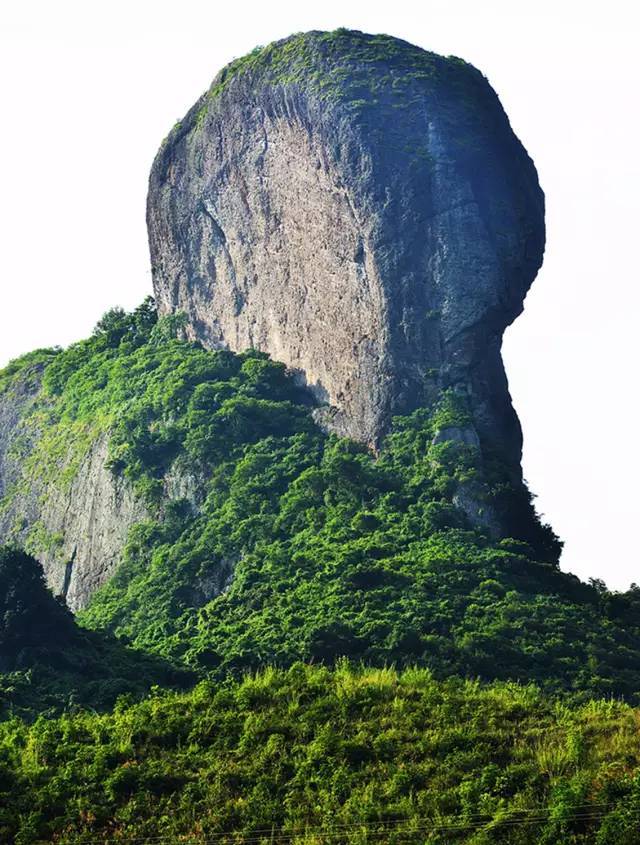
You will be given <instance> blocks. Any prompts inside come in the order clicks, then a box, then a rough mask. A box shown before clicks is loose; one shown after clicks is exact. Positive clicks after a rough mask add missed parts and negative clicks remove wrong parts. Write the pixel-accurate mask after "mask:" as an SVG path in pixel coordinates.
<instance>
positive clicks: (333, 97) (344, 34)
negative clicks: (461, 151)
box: [170, 29, 486, 166]
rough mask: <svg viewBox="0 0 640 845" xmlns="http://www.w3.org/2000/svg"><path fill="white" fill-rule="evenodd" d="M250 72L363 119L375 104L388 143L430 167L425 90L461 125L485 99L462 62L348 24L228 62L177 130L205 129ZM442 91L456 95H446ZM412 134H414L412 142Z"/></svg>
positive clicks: (262, 82)
mask: <svg viewBox="0 0 640 845" xmlns="http://www.w3.org/2000/svg"><path fill="white" fill-rule="evenodd" d="M245 76H246V77H247V78H248V79H250V80H251V86H252V88H253V90H254V91H256V92H259V90H260V89H261V87H264V86H277V85H285V86H300V87H302V88H304V89H311V90H312V91H314V92H315V93H316V94H317V96H318V97H319V98H320V99H321V100H323V101H325V102H331V101H341V102H342V103H344V104H345V105H346V106H347V108H348V109H349V110H350V111H351V112H352V114H353V116H354V118H355V119H356V120H362V121H364V122H367V121H368V119H369V116H370V114H371V109H372V107H375V112H376V114H377V115H378V117H379V118H380V119H381V121H382V125H384V131H385V133H386V135H388V137H385V146H386V147H387V148H388V149H389V150H391V151H393V152H394V153H404V154H406V155H408V157H409V158H410V159H412V160H415V161H416V162H417V163H422V164H425V165H427V166H430V164H431V161H430V156H429V154H428V151H427V150H426V148H425V147H424V137H422V135H415V136H412V132H411V127H412V121H413V112H414V111H415V109H416V107H418V106H419V105H424V97H425V95H426V96H430V95H431V94H433V92H434V91H436V90H438V91H439V96H438V97H437V98H436V101H435V102H434V103H432V106H435V105H436V102H437V107H438V109H439V110H441V109H442V108H445V109H446V110H449V111H450V112H451V115H452V119H454V120H455V121H456V125H457V128H458V130H460V129H461V128H463V127H464V126H465V125H466V122H467V119H468V116H469V114H476V113H477V105H478V102H482V101H483V100H484V99H485V98H486V92H485V91H484V90H483V89H484V86H485V85H486V81H485V80H484V77H483V76H482V74H480V73H479V72H478V71H477V70H476V69H475V68H473V67H472V66H471V65H468V64H467V63H466V62H464V61H462V60H461V59H456V58H455V57H448V58H445V57H443V56H439V55H437V54H436V53H431V52H428V51H426V50H423V49H421V48H420V47H416V46H414V45H413V44H409V43H408V42H406V41H401V40H399V39H397V38H393V37H391V36H388V35H369V34H366V33H362V32H358V31H352V30H348V29H337V30H335V31H333V32H306V33H305V32H301V33H297V34H296V35H292V36H291V37H290V38H287V39H284V40H283V41H277V42H274V43H273V44H269V45H267V46H266V47H256V48H255V49H254V50H252V51H251V52H250V53H248V54H247V55H245V56H241V57H240V58H238V59H235V60H234V61H232V62H231V63H230V64H229V65H227V66H226V67H225V68H224V69H223V70H222V71H221V72H220V73H219V74H218V76H217V77H216V79H215V80H214V82H213V84H212V86H211V88H210V89H209V91H207V92H206V93H205V94H204V95H203V97H202V98H201V99H200V101H199V102H198V104H197V106H196V108H195V111H194V113H193V119H192V120H190V121H187V122H186V123H183V124H182V125H181V126H180V127H179V129H180V133H179V134H182V133H188V132H189V131H190V130H191V129H192V128H194V127H196V128H200V127H202V126H203V124H204V122H205V120H206V116H207V113H208V110H209V108H210V106H211V105H212V104H214V103H216V102H219V100H220V97H221V95H222V94H223V93H224V92H225V91H226V90H227V89H228V88H229V85H230V83H231V82H232V81H233V80H238V79H239V78H243V77H245ZM444 91H447V92H449V94H450V97H449V96H444V98H443V92H444ZM385 115H386V118H385ZM376 125H377V128H376V129H374V128H373V127H370V129H371V131H380V121H376ZM458 134H459V132H458ZM463 134H464V133H463ZM174 136H175V133H173V134H172V136H170V137H174ZM454 136H455V133H454ZM407 138H413V140H412V142H411V143H409V144H408V145H407Z"/></svg>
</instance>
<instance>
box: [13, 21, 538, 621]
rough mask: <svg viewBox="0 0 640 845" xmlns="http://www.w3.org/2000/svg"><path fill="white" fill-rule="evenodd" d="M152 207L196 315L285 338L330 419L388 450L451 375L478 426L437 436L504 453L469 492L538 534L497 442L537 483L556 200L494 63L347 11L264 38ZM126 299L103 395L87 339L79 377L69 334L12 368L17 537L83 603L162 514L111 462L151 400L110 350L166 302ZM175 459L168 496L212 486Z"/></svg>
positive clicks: (327, 422) (102, 373)
mask: <svg viewBox="0 0 640 845" xmlns="http://www.w3.org/2000/svg"><path fill="white" fill-rule="evenodd" d="M148 209H149V210H148V221H149V237H150V243H151V251H152V261H153V273H154V285H155V288H156V291H157V296H158V302H159V307H160V312H161V313H162V314H164V315H165V316H167V315H169V314H172V315H173V318H174V330H175V331H178V330H179V331H180V332H181V333H182V334H183V335H184V334H186V336H187V337H190V338H192V339H198V340H200V341H202V342H203V343H204V344H205V345H206V346H208V347H225V346H228V347H230V348H231V349H233V350H236V351H237V350H243V349H245V348H248V347H255V348H258V349H262V350H266V351H268V352H269V353H270V354H271V357H272V358H273V359H274V360H278V361H281V362H283V363H284V364H285V365H287V367H288V369H289V372H290V373H292V374H293V375H294V376H295V377H296V380H297V382H298V383H300V384H301V385H304V386H306V389H307V399H306V400H305V399H304V398H302V397H300V396H298V400H299V401H300V402H301V403H303V404H304V402H305V401H306V402H310V401H311V400H312V399H313V401H314V402H315V404H316V407H315V409H314V411H313V418H314V420H315V421H316V422H317V423H319V424H320V425H321V426H322V427H323V428H325V429H327V427H328V428H329V429H330V430H333V431H336V432H339V433H349V434H350V435H351V436H353V437H355V438H356V439H357V440H360V441H364V442H365V443H368V444H373V445H375V447H376V448H380V446H381V444H382V442H383V440H384V435H385V433H386V432H388V430H389V428H390V425H391V419H392V415H393V414H394V413H397V412H402V413H408V412H409V411H411V410H413V409H415V408H416V407H425V408H426V409H428V413H429V414H433V413H434V412H435V409H436V407H437V406H438V403H439V402H440V401H441V400H442V397H443V396H444V395H449V394H451V395H452V396H454V397H455V398H456V401H458V400H459V402H460V403H462V405H464V407H465V409H466V416H465V420H464V425H462V426H453V427H450V428H449V429H448V430H447V431H442V432H439V433H438V434H437V436H438V437H439V438H440V440H441V441H442V442H445V441H448V440H452V441H458V442H459V443H460V444H461V445H462V446H464V445H466V446H468V447H469V449H470V450H471V451H474V450H475V451H476V452H477V451H478V449H480V452H481V454H482V460H479V461H476V464H475V468H474V472H475V475H474V478H473V481H472V483H461V484H458V485H457V486H456V491H455V504H456V506H457V507H459V508H460V509H461V510H462V511H463V512H464V516H465V524H468V525H469V526H471V527H474V528H478V529H479V530H480V531H483V532H488V533H489V534H490V535H491V537H492V538H493V539H494V540H499V539H500V538H501V537H504V536H506V535H509V534H513V533H514V531H513V527H512V523H511V521H510V519H509V518H508V517H506V516H505V509H504V507H503V506H502V505H501V504H500V503H498V502H497V501H494V500H493V499H491V497H488V496H487V495H486V489H487V488H488V487H491V485H492V484H493V483H494V481H492V478H491V477H490V474H489V475H487V476H484V475H483V473H484V472H485V469H487V468H488V467H489V466H490V465H492V464H493V463H494V462H495V461H496V460H497V461H498V463H499V464H500V475H501V479H502V478H503V477H507V478H508V485H509V489H510V490H511V492H512V495H513V497H514V499H515V500H517V501H521V500H525V499H526V497H527V493H526V491H525V490H524V488H522V487H521V486H520V483H521V473H520V443H521V437H520V429H519V425H518V421H517V418H516V416H515V414H514V412H513V409H512V407H511V402H510V398H509V394H508V390H507V384H506V379H505V375H504V370H503V367H502V363H501V360H500V342H501V336H502V331H503V330H504V327H505V326H506V325H507V324H508V323H509V322H510V321H511V320H512V319H513V318H514V317H515V316H516V315H517V313H518V312H519V311H520V310H521V307H522V300H523V297H524V295H525V293H526V290H527V288H528V286H529V284H530V283H531V281H532V279H533V277H534V276H535V273H536V270H537V268H538V266H539V264H540V261H541V259H542V249H543V242H544V221H543V211H544V209H543V197H542V193H541V191H540V189H539V186H538V183H537V177H536V173H535V169H534V167H533V164H532V163H531V161H530V159H529V157H528V156H527V154H526V152H525V151H524V149H523V148H522V146H521V144H520V143H519V141H518V140H517V139H516V138H515V136H514V135H513V133H512V132H511V130H510V127H509V124H508V121H507V118H506V116H505V115H504V112H503V111H502V108H501V107H500V104H499V102H498V99H497V97H496V96H495V94H494V92H493V91H492V90H491V88H490V87H489V85H488V83H487V82H486V80H485V79H484V78H483V77H482V75H481V74H480V73H479V72H478V71H476V70H475V69H474V68H472V67H470V66H469V65H467V64H465V63H464V62H462V61H460V60H457V59H451V58H449V59H444V58H442V57H439V56H436V55H434V54H431V53H426V52H425V51H423V50H420V49H419V48H416V47H413V46H411V45H409V44H407V43H406V42H402V41H399V40H397V39H393V38H388V37H386V36H368V35H364V34H362V33H357V32H348V31H342V30H339V31H337V32H335V33H307V34H303V35H298V36H293V37H292V38H290V39H285V41H283V42H278V43H277V44H274V45H271V46H270V47H268V48H265V49H262V50H257V51H254V53H252V54H250V55H249V56H247V57H245V58H244V59H242V60H239V61H237V62H235V63H233V64H232V65H231V66H230V67H228V68H226V69H224V70H223V71H222V72H221V73H220V74H219V75H218V77H217V78H216V80H215V82H214V84H213V85H212V87H211V89H210V90H209V92H207V94H206V95H204V96H203V97H202V98H201V100H200V101H199V102H198V104H197V105H196V106H195V107H194V108H193V109H192V110H191V111H190V112H189V115H188V116H187V118H186V119H185V120H184V121H183V122H181V124H180V125H179V126H177V127H175V128H174V130H173V131H172V132H171V133H170V135H169V137H168V139H167V140H166V141H165V143H164V144H163V146H162V148H161V150H160V152H159V154H158V157H157V159H156V162H155V164H154V167H153V170H152V174H151V179H150V191H149V206H148ZM179 310H181V311H182V313H174V312H176V311H179ZM121 316H122V315H118V313H114V314H112V315H110V316H108V317H107V318H106V320H105V321H103V322H102V324H101V325H99V327H98V329H97V333H96V338H95V339H92V341H91V355H92V356H94V355H95V358H93V364H92V365H93V366H95V367H96V373H97V374H99V375H96V376H95V378H93V380H91V378H90V377H88V376H87V383H89V382H90V383H91V384H92V390H93V393H91V394H89V393H87V394H86V396H85V398H86V399H87V403H86V404H85V405H82V404H81V402H80V400H79V399H78V397H77V396H76V395H75V392H74V391H75V390H76V385H75V382H74V379H76V378H78V376H76V375H75V374H74V373H73V361H76V359H77V362H78V365H79V370H80V371H82V373H83V375H82V376H81V377H80V378H81V379H84V378H85V376H86V374H85V373H84V370H83V369H82V355H83V351H82V350H83V349H85V347H83V345H82V344H80V345H78V346H77V347H76V348H75V351H74V352H73V353H70V354H69V355H66V357H65V358H64V360H65V362H66V364H65V366H67V367H68V368H69V367H70V368H71V369H70V374H71V378H70V381H69V384H67V383H66V382H64V385H63V383H62V382H61V381H60V380H59V379H58V377H57V376H56V375H55V373H56V368H57V366H58V365H57V364H56V363H55V360H54V359H56V357H57V355H58V350H40V351H38V352H35V353H33V354H32V355H30V356H26V357H25V358H23V359H21V360H20V361H19V362H15V363H14V364H13V365H12V366H11V367H10V368H9V369H8V370H7V371H5V373H4V375H3V376H2V381H1V383H0V538H3V539H4V540H8V541H11V542H19V543H20V544H22V545H24V546H25V548H27V549H28V550H29V551H30V552H31V553H33V554H34V555H36V556H37V557H38V559H39V560H40V561H41V562H42V564H43V567H44V570H45V574H46V578H47V582H48V583H49V585H50V586H51V587H52V589H53V590H54V592H56V593H57V594H60V595H62V596H64V598H65V599H66V601H67V603H68V605H69V607H71V608H72V609H73V610H74V611H78V610H81V609H83V608H85V607H86V606H87V604H88V603H89V601H90V599H91V596H92V595H93V594H94V592H95V591H96V589H98V588H99V587H100V586H102V585H103V584H105V583H106V582H107V581H108V580H109V578H110V577H111V576H112V575H113V573H114V572H115V571H116V570H117V568H118V566H119V564H120V562H121V560H122V555H123V549H124V547H125V545H126V543H127V538H128V536H129V532H130V529H131V527H132V526H133V525H135V524H137V523H139V522H141V521H144V520H147V519H149V518H152V517H153V516H154V514H153V513H152V511H151V510H150V508H149V496H147V495H146V493H148V492H149V490H143V489H142V486H141V485H142V481H141V480H140V478H138V479H137V481H136V484H137V489H134V485H133V483H132V477H130V476H127V475H124V476H121V475H119V474H118V473H117V472H115V473H114V472H113V471H111V469H109V467H108V464H110V463H111V462H112V459H113V453H114V446H113V443H112V437H113V433H114V430H115V429H116V428H117V427H118V425H119V417H120V415H121V409H122V408H123V407H124V406H125V405H126V404H127V403H128V402H131V403H133V404H134V405H135V404H136V401H137V397H136V396H135V394H134V393H133V392H132V390H131V389H129V386H127V385H126V384H125V382H126V379H125V378H121V377H120V376H118V377H117V378H115V379H114V376H115V375H117V374H115V373H112V372H111V371H110V370H109V366H108V364H109V355H110V352H109V350H110V349H112V348H114V347H115V346H117V344H118V343H119V340H120V339H121V337H122V336H124V334H126V341H127V343H128V344H132V345H133V347H134V348H135V347H136V346H137V345H138V344H139V343H145V342H146V337H147V334H148V331H149V330H150V329H151V327H152V325H153V323H154V321H155V311H153V309H152V308H151V306H150V305H149V304H148V303H147V304H146V305H143V306H141V308H139V309H138V310H137V311H136V313H135V314H133V315H131V316H130V317H129V318H128V319H129V320H130V321H131V326H130V327H129V328H131V331H129V328H127V327H125V326H123V325H119V323H118V320H119V318H120V317H121ZM163 325H165V324H163ZM166 325H168V324H166ZM166 325H165V328H166ZM180 326H182V328H180ZM123 333H124V334H123ZM86 348H87V349H88V347H86ZM146 348H147V351H148V350H149V348H150V347H146ZM74 355H75V356H76V358H74V357H73V356H74ZM116 366H121V364H120V363H118V364H117V365H116ZM149 366H153V364H152V363H149ZM185 366H186V364H185ZM52 373H53V374H54V375H52ZM120 375H124V374H120ZM100 380H101V381H100ZM135 384H138V385H139V386H141V389H146V385H144V384H141V383H136V382H135V380H134V381H132V383H131V387H133V386H135ZM114 385H117V389H115V388H114V389H113V390H112V387H113V386H114ZM105 386H106V387H105ZM103 388H104V393H101V391H102V390H103ZM80 393H82V392H80ZM63 394H64V395H63ZM318 403H319V405H320V406H318ZM327 403H328V404H327ZM137 424H140V421H138V423H137ZM309 424H310V423H309ZM150 436H151V439H153V434H151V435H150ZM165 457H166V466H159V467H157V468H156V470H155V475H153V477H152V479H151V480H150V481H148V486H149V487H153V488H154V491H155V492H154V496H155V499H154V501H157V500H158V498H162V499H163V500H164V502H165V504H167V503H168V502H170V501H171V500H172V499H176V498H181V497H183V496H184V495H185V494H186V496H187V498H189V499H190V500H192V503H194V504H195V506H199V504H201V503H202V502H203V501H204V498H205V495H206V491H205V489H204V488H203V486H202V483H201V482H202V479H201V477H200V476H199V475H198V473H197V472H195V474H194V470H193V469H192V468H190V469H189V470H188V472H187V474H186V475H184V474H181V468H180V464H179V463H178V464H175V465H173V464H171V460H170V458H171V456H170V455H167V456H165ZM170 465H171V471H170V472H168V473H165V471H164V470H165V469H167V470H168V468H169V466H170ZM151 498H153V497H151ZM505 519H506V521H505Z"/></svg>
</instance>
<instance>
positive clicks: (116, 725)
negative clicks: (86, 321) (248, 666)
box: [0, 662, 640, 845]
mask: <svg viewBox="0 0 640 845" xmlns="http://www.w3.org/2000/svg"><path fill="white" fill-rule="evenodd" d="M639 748H640V746H639V744H638V718H637V711H634V710H633V709H632V708H630V707H629V706H627V705H624V704H621V703H616V702H611V701H609V702H603V701H596V702H588V703H586V704H583V705H580V706H579V705H569V704H567V703H562V704H559V703H554V702H552V701H550V700H549V699H548V698H545V697H544V696H543V695H542V694H541V693H540V692H539V691H538V690H537V689H536V688H535V687H533V686H518V685H515V684H501V683H495V684H493V685H490V686H483V685H481V684H478V683H476V682H472V681H461V680H456V679H450V680H447V681H442V682H438V681H436V680H434V679H433V677H432V675H431V674H430V673H429V672H428V671H427V670H424V669H408V670H405V671H404V672H402V673H398V672H396V671H394V670H392V669H380V670H371V669H366V670H365V669H358V668H354V667H350V666H349V665H347V664H345V663H344V662H343V663H340V664H339V665H338V666H337V667H336V668H335V669H334V670H329V669H328V668H323V667H319V666H308V665H307V666H305V665H303V664H295V665H294V666H292V667H291V668H290V669H289V670H288V671H281V670H274V669H266V670H263V671H261V672H260V673H258V674H257V675H251V676H248V677H246V678H245V679H244V680H243V681H242V682H239V683H230V682H227V683H224V684H216V685H213V684H211V683H206V682H205V683H202V684H200V685H199V686H198V687H196V688H195V689H194V690H193V691H192V692H190V693H187V694H184V693H182V694H166V693H160V692H157V693H156V694H154V695H152V696H151V697H150V698H148V699H147V700H145V701H144V702H141V703H138V704H131V703H127V701H126V700H124V699H123V700H121V701H120V703H119V704H118V705H117V706H116V708H115V710H114V711H113V712H112V713H110V714H106V715H96V714H93V713H78V714H75V715H66V716H63V717H61V718H58V719H55V720H44V719H42V720H39V721H38V722H36V723H35V724H33V725H32V726H30V727H27V726H25V725H24V724H23V723H21V722H19V721H17V720H13V721H10V722H6V723H4V724H3V725H0V839H1V840H2V841H3V842H9V841H11V842H15V843H17V845H26V843H29V845H31V843H36V842H49V841H55V842H56V843H59V845H72V844H73V845H81V843H84V844H85V845H93V843H96V842H120V841H122V842H131V841H139V842H147V841H148V842H184V843H193V845H198V844H200V845H205V843H211V842H219V843H226V844H227V845H231V843H241V842H252V843H255V845H270V843H281V842H290V843H292V844H293V843H299V845H319V844H320V843H328V842H332V843H334V842H335V843H351V844H352V845H364V843H374V842H384V843H390V845H391V844H392V843H415V845H418V843H419V845H424V843H430V845H445V843H446V845H451V843H476V845H477V844H478V843H486V845H488V843H513V845H516V844H517V845H524V843H531V842H537V843H541V845H561V844H562V843H567V844H568V843H573V845H577V843H585V844H586V843H595V845H611V844H612V843H616V845H634V843H636V842H637V829H638V813H639V812H640V752H639Z"/></svg>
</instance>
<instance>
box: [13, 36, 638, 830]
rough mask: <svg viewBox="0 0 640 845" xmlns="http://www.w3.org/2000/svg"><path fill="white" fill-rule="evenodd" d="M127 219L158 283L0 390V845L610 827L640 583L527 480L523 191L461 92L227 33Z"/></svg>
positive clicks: (629, 785) (23, 364)
mask: <svg viewBox="0 0 640 845" xmlns="http://www.w3.org/2000/svg"><path fill="white" fill-rule="evenodd" d="M147 219H148V228H149V240H150V247H151V258H152V274H153V283H154V292H155V299H154V298H152V297H148V298H147V299H146V300H145V301H144V302H143V303H142V304H141V305H140V306H139V307H138V308H136V309H135V310H133V311H132V312H131V313H126V312H125V311H124V310H122V309H121V308H114V309H112V310H110V311H108V312H107V313H106V314H104V315H103V316H102V318H101V319H100V320H99V321H98V323H97V324H96V327H95V329H94V331H93V333H92V334H91V336H90V337H88V338H86V339H84V340H81V341H79V342H77V343H73V344H72V345H71V346H69V347H68V348H66V349H61V348H59V347H55V348H51V349H38V350H35V351H33V352H31V353H29V354H28V355H25V356H22V357H21V358H18V359H16V360H14V361H12V362H11V363H10V364H9V365H8V366H7V367H6V368H5V369H4V370H2V371H0V840H1V841H3V842H4V841H6V842H9V841H11V842H16V843H18V845H31V843H45V842H51V843H58V845H64V843H67V845H94V844H95V843H97V842H104V843H111V842H122V843H125V842H128V843H132V842H143V841H145V842H155V843H158V845H159V843H161V842H167V843H168V842H185V843H193V845H205V843H215V842H219V843H228V845H231V843H237V845H240V843H254V845H268V843H271V845H273V844H274V843H276V842H280V843H281V842H289V843H291V845H294V843H297V845H312V844H313V845H320V843H323V845H324V843H329V842H331V843H345V845H346V843H349V845H364V843H367V842H389V843H400V842H411V843H416V845H418V843H425V842H428V843H434V844H435V843H438V845H444V843H451V842H461V843H469V845H486V843H494V842H495V843H514V845H515V843H528V842H534V841H535V842H540V843H548V845H552V843H553V845H556V843H567V845H570V843H571V845H578V843H580V844H581V845H582V844H584V845H586V843H593V844H594V845H609V843H616V845H618V843H620V845H634V843H636V842H637V841H638V836H637V829H638V818H639V813H640V787H639V784H640V758H639V756H638V750H637V749H638V738H639V737H638V728H639V725H640V709H638V708H640V588H638V587H637V586H636V585H632V587H631V588H630V589H629V590H628V591H627V592H625V593H613V592H610V591H609V590H607V588H606V585H605V584H604V583H603V582H602V581H598V580H595V581H591V582H590V583H583V582H581V581H580V580H579V579H578V578H576V577H575V576H573V575H571V574H569V573H566V572H563V571H561V569H560V567H559V557H560V552H561V548H562V543H561V541H560V539H559V538H558V537H557V536H556V535H555V533H554V531H553V530H552V528H551V527H550V526H549V525H548V524H546V523H545V522H544V520H543V519H542V518H541V516H540V515H539V514H538V513H537V512H536V509H535V506H534V497H533V495H532V493H531V492H530V491H529V489H528V487H527V485H526V483H525V481H524V480H523V478H522V471H521V467H520V458H521V445H522V440H521V431H520V426H519V422H518V419H517V416H516V414H515V411H514V409H513V407H512V404H511V397H510V395H509V390H508V384H507V379H506V375H505V372H504V367H503V363H502V358H501V351H500V350H501V343H502V335H503V332H504V330H505V328H506V327H507V325H509V324H510V323H511V322H512V321H513V320H514V319H515V318H516V317H517V315H518V314H519V313H520V312H521V310H522V307H523V301H524V297H525V295H526V293H527V290H528V289H529V286H530V285H531V283H532V282H533V279H534V277H535V275H536V272H537V270H538V268H539V266H540V264H541V261H542V255H543V250H544V239H545V228H544V196H543V193H542V190H541V188H540V186H539V184H538V179H537V174H536V170H535V167H534V165H533V162H532V161H531V159H530V158H529V156H528V154H527V152H526V150H525V149H524V147H523V146H522V144H521V143H520V141H519V140H518V139H517V138H516V136H515V135H514V133H513V131H512V129H511V127H510V125H509V121H508V119H507V116H506V115H505V113H504V111H503V109H502V107H501V105H500V103H499V101H498V98H497V96H496V94H495V92H494V91H493V90H492V89H491V87H490V85H489V83H488V82H487V80H486V79H485V78H484V77H483V76H482V74H481V73H480V72H479V71H477V70H476V69H475V68H473V67H471V66H470V65H468V64H467V63H466V62H464V61H462V60H460V59H456V58H455V57H446V58H445V57H442V56H436V55H435V54H432V53H427V52H426V51H424V50H421V49H420V48H417V47H415V46H413V45H410V44H408V43H407V42H404V41H400V40H399V39H394V38H391V37H389V36H372V35H367V34H364V33H361V32H352V31H348V30H337V31H335V32H331V33H321V32H311V33H302V34H298V35H294V36H291V37H290V38H287V39H284V40H282V41H279V42H276V43H275V44H273V45H269V46H267V47H263V48H262V47H261V48H257V49H256V50H255V51H253V52H252V53H251V54H249V55H248V56H246V57H244V58H242V59H240V60H236V61H235V62H233V63H232V64H231V65H229V66H228V67H227V68H224V69H223V70H222V71H221V72H220V73H219V74H218V75H217V76H216V78H215V79H214V81H213V83H212V85H211V86H210V88H209V89H208V90H207V92H206V93H205V94H204V95H203V96H202V97H201V98H200V99H199V100H198V101H197V103H196V104H195V105H194V106H193V107H192V108H191V109H190V110H189V112H188V113H187V115H186V116H185V118H184V119H183V120H182V121H179V122H178V124H177V125H176V126H175V127H174V128H173V129H172V130H171V131H170V133H169V135H168V136H167V138H166V139H165V140H164V142H163V143H162V146H161V148H160V151H159V152H158V155H157V157H156V159H155V162H154V164H153V168H152V172H151V178H150V183H149V195H148V205H147ZM549 413H553V409H552V408H550V409H549Z"/></svg>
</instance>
